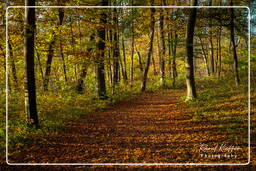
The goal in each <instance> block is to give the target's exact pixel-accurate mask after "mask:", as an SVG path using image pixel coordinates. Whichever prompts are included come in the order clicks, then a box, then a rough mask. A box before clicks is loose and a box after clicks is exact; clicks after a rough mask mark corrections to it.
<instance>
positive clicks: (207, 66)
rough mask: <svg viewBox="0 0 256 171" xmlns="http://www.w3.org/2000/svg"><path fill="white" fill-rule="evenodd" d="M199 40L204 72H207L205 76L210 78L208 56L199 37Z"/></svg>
mask: <svg viewBox="0 0 256 171" xmlns="http://www.w3.org/2000/svg"><path fill="white" fill-rule="evenodd" d="M199 40H200V44H201V48H202V52H203V58H204V64H205V68H206V72H207V75H208V76H210V70H209V65H208V55H207V53H206V49H205V48H204V43H203V41H202V39H201V37H200V36H199Z"/></svg>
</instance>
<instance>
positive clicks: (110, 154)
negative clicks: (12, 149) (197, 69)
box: [9, 90, 247, 163]
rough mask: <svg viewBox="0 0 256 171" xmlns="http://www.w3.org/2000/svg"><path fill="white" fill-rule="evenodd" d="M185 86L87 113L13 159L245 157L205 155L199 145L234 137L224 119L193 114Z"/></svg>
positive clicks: (205, 159) (104, 160) (93, 160)
mask: <svg viewBox="0 0 256 171" xmlns="http://www.w3.org/2000/svg"><path fill="white" fill-rule="evenodd" d="M183 95H184V91H181V90H164V91H159V92H155V93H145V94H143V95H141V96H138V97H136V98H133V99H130V100H124V101H121V102H119V103H117V104H115V105H113V106H110V107H109V108H108V109H106V110H105V111H104V112H96V113H91V114H85V115H84V116H82V117H81V119H78V120H74V121H69V122H67V123H66V127H65V128H64V129H63V130H61V131H59V132H55V133H52V134H51V135H50V136H45V137H42V139H45V141H40V140H36V141H35V143H34V144H32V145H31V146H30V147H27V148H25V149H24V150H23V151H22V152H20V153H18V154H15V155H13V156H10V157H9V160H10V162H25V163H26V162H38V163H47V162H49V163H135V162H136V163H142V162H144V163H163V162H164V163H177V162H178V163H181V162H194V163H197V162H220V161H223V162H237V161H238V160H239V161H246V156H247V155H246V153H245V152H246V149H245V151H244V150H242V151H241V152H238V158H239V159H238V158H236V159H234V158H232V159H227V158H221V159H219V158H216V157H215V158H209V157H202V156H200V154H201V153H200V152H199V149H200V145H202V144H207V145H208V146H216V145H217V144H222V143H229V142H227V141H228V138H227V135H226V134H225V133H224V132H223V131H221V129H220V128H219V125H216V124H215V125H214V124H211V123H210V121H204V122H202V121H201V122H199V121H195V120H192V118H191V115H190V114H191V113H192V112H193V111H188V110H187V106H186V104H184V103H183V102H181V101H180V100H179V98H180V97H181V96H183Z"/></svg>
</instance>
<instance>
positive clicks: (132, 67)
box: [130, 22, 134, 87]
mask: <svg viewBox="0 0 256 171" xmlns="http://www.w3.org/2000/svg"><path fill="white" fill-rule="evenodd" d="M133 27H134V24H133V22H132V45H131V46H132V47H131V48H132V49H131V66H130V86H131V87H132V86H133V72H134V33H133V32H134V31H133Z"/></svg>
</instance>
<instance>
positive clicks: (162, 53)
mask: <svg viewBox="0 0 256 171" xmlns="http://www.w3.org/2000/svg"><path fill="white" fill-rule="evenodd" d="M159 20H160V22H159V32H160V56H159V57H160V59H159V64H160V86H161V87H164V86H165V36H164V10H163V9H162V8H160V19H159Z"/></svg>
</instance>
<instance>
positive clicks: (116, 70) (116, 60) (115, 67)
mask: <svg viewBox="0 0 256 171" xmlns="http://www.w3.org/2000/svg"><path fill="white" fill-rule="evenodd" d="M113 10H114V15H113V21H114V25H115V29H114V34H113V40H114V44H113V46H114V47H113V64H114V65H113V70H114V73H113V84H114V85H113V89H115V86H116V84H117V83H118V82H119V81H120V74H119V73H120V72H119V70H120V68H119V58H120V52H119V40H118V16H117V8H114V9H113Z"/></svg>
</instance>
